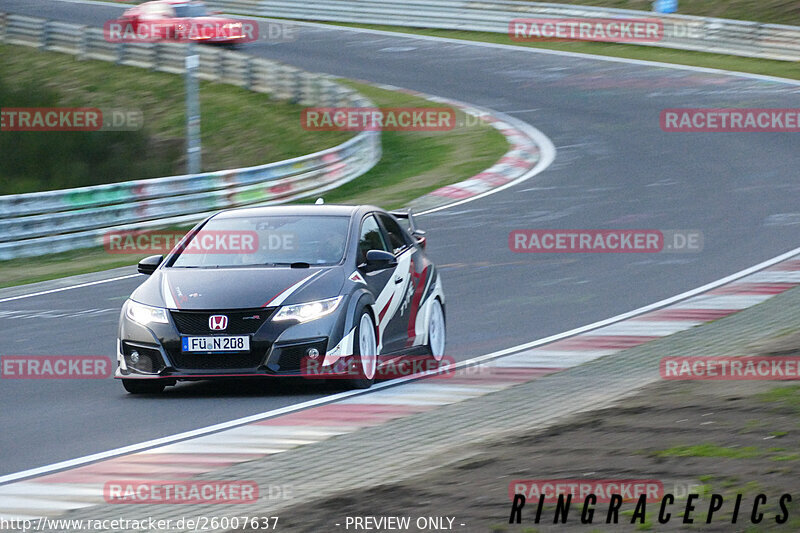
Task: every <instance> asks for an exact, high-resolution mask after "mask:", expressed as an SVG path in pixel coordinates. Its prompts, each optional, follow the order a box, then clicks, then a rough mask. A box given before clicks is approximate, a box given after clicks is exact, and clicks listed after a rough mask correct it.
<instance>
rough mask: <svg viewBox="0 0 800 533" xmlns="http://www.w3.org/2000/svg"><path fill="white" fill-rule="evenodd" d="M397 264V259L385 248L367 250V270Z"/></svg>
mask: <svg viewBox="0 0 800 533" xmlns="http://www.w3.org/2000/svg"><path fill="white" fill-rule="evenodd" d="M396 265H397V259H395V257H394V255H393V254H390V253H389V252H387V251H385V250H370V251H369V252H367V266H366V269H365V270H366V271H367V272H374V271H376V270H384V269H387V268H391V267H393V266H396Z"/></svg>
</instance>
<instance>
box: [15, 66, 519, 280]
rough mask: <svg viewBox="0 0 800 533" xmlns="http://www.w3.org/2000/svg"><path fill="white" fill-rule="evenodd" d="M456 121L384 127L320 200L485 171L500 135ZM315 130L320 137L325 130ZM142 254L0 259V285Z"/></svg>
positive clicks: (389, 102) (391, 95) (423, 185)
mask: <svg viewBox="0 0 800 533" xmlns="http://www.w3.org/2000/svg"><path fill="white" fill-rule="evenodd" d="M347 83H349V84H350V85H351V86H352V87H354V88H355V89H356V90H358V91H359V92H361V93H362V94H365V95H366V96H368V97H369V98H370V99H371V100H372V101H373V102H374V103H375V104H376V105H378V106H381V107H405V106H408V107H431V106H438V104H433V103H431V102H429V101H428V100H424V99H421V98H418V97H415V96H411V95H407V94H404V93H399V92H393V91H386V90H383V89H377V88H375V87H372V86H368V85H363V84H359V83H353V82H347ZM456 124H457V127H456V128H455V129H453V130H452V131H445V132H384V133H383V135H382V139H383V157H382V159H381V161H380V162H379V163H378V164H377V165H376V166H375V167H374V168H373V169H372V170H371V171H369V172H368V173H366V174H364V175H363V176H361V177H359V178H358V179H355V180H353V181H351V182H350V183H347V184H345V185H343V186H342V187H339V188H338V189H335V190H333V191H330V192H328V193H326V194H325V195H323V196H324V198H325V201H326V202H327V203H353V204H355V203H368V204H374V205H379V206H381V207H385V208H395V207H400V206H402V205H404V204H406V203H408V202H409V201H411V200H413V199H414V198H417V197H418V196H421V195H423V194H425V193H427V192H430V191H432V190H435V189H437V188H439V187H442V186H444V185H448V184H451V183H456V182H459V181H462V180H464V179H467V178H469V177H470V176H473V175H475V174H477V173H479V172H481V171H482V170H485V169H486V168H488V167H490V166H492V165H493V164H494V163H495V162H496V161H497V160H498V159H500V158H501V157H502V155H503V154H504V153H505V152H506V151H507V150H508V143H507V141H506V140H505V137H504V136H503V135H502V134H500V133H499V132H498V131H497V130H495V129H494V128H492V127H491V126H489V125H487V124H485V123H483V122H477V121H475V120H474V119H473V120H468V119H467V117H466V116H465V115H464V114H463V113H461V112H460V111H458V110H456ZM320 135H322V137H321V139H323V140H324V139H325V137H324V136H325V135H329V133H328V132H324V133H321V134H320ZM330 135H331V137H332V138H335V135H333V134H332V133H330ZM307 201H313V198H312V199H310V200H307ZM145 255H148V254H147V253H141V254H136V255H117V254H109V253H106V252H105V251H104V250H103V249H102V248H99V247H98V248H88V249H85V250H75V251H70V252H64V253H59V254H53V255H48V256H42V257H34V258H23V259H14V260H11V261H2V262H0V287H11V286H15V285H22V284H26V283H35V282H37V281H45V280H49V279H55V278H61V277H65V276H72V275H77V274H84V273H87V272H97V271H100V270H106V269H111V268H116V267H121V266H129V265H134V264H136V262H137V261H138V260H139V259H141V257H143V256H145Z"/></svg>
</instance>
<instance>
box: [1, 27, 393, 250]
mask: <svg viewBox="0 0 800 533" xmlns="http://www.w3.org/2000/svg"><path fill="white" fill-rule="evenodd" d="M0 42H5V43H8V44H21V45H26V46H35V47H39V48H42V49H46V50H54V51H58V52H65V53H68V54H73V55H76V56H78V57H79V58H81V59H100V60H105V61H113V62H116V63H119V64H123V65H132V66H138V67H143V68H149V69H152V70H158V71H162V72H170V73H176V74H177V73H182V72H184V63H185V56H186V45H184V44H180V43H125V44H117V43H109V42H108V41H106V40H105V39H104V37H103V31H102V30H101V29H95V28H86V27H84V26H78V25H74V24H65V23H61V22H51V21H47V20H44V19H38V18H31V17H22V16H17V15H5V14H3V13H0ZM196 52H197V54H198V55H199V56H200V66H199V69H198V77H200V78H201V79H205V80H212V81H219V82H224V83H230V84H232V85H237V86H240V87H244V88H247V89H250V90H252V91H256V92H263V93H269V94H270V95H272V96H274V97H275V98H279V99H283V100H290V101H293V102H296V103H299V104H301V105H307V106H324V107H333V106H342V107H373V106H374V105H373V104H372V102H370V101H369V100H367V99H366V98H364V97H363V96H361V95H359V94H358V93H357V92H355V91H353V90H351V89H349V88H346V87H343V86H341V85H339V84H337V83H335V82H333V81H332V80H331V79H329V78H328V77H327V76H323V75H320V74H311V73H308V72H304V71H302V70H299V69H297V68H294V67H291V66H289V65H284V64H281V63H277V62H274V61H268V60H265V59H260V58H254V57H251V56H248V55H245V54H242V53H238V52H234V51H231V50H227V49H221V48H213V47H207V46H198V47H196ZM380 156H381V144H380V133H379V132H376V131H373V132H360V133H359V134H357V135H355V136H354V137H353V138H351V139H349V140H348V141H346V142H344V143H342V144H341V145H339V146H335V147H333V148H330V149H328V150H323V151H321V152H317V153H314V154H309V155H306V156H302V157H297V158H294V159H290V160H286V161H279V162H275V163H269V164H266V165H260V166H256V167H248V168H241V169H233V170H222V171H217V172H206V173H203V174H196V175H186V176H170V177H165V178H154V179H144V180H136V181H125V182H119V183H111V184H108V185H98V186H91V187H81V188H77V189H68V190H60V191H50V192H40V193H30V194H17V195H10V196H0V260H6V259H13V258H17V257H27V256H36V255H43V254H49V253H56V252H62V251H67V250H72V249H78V248H85V247H90V246H95V245H97V244H99V243H101V241H102V235H103V234H105V233H106V232H108V231H110V230H115V231H116V230H124V229H133V228H144V227H155V226H164V225H169V224H176V223H182V222H192V221H196V220H199V219H201V218H203V217H205V216H207V215H208V214H210V213H213V212H214V211H217V210H219V209H224V208H228V207H237V206H244V205H268V204H275V203H282V202H286V201H289V200H293V199H297V198H302V197H306V196H311V195H316V194H319V193H322V192H324V191H327V190H329V189H332V188H334V187H337V186H339V185H341V184H342V183H346V182H347V181H350V180H352V179H354V178H356V177H358V176H360V175H361V174H363V173H364V172H366V171H368V170H369V169H371V168H372V167H373V166H374V165H375V163H377V162H378V160H379V159H380Z"/></svg>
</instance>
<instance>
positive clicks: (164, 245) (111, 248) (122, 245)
mask: <svg viewBox="0 0 800 533" xmlns="http://www.w3.org/2000/svg"><path fill="white" fill-rule="evenodd" d="M185 236H186V234H185V232H180V231H114V232H109V233H106V234H105V235H103V248H104V249H105V251H106V252H107V253H110V254H143V253H150V254H153V255H155V254H162V255H164V254H167V253H169V252H170V251H172V249H174V248H175V247H176V246H177V245H178V244H179V243H181V241H182V240H183V238H184V237H185ZM270 237H274V238H269V239H268V240H269V242H268V243H267V244H268V246H269V247H270V249H278V248H279V247H281V246H282V245H285V243H286V238H283V239H281V238H280V237H279V236H272V235H271V236H270ZM258 250H259V240H258V233H256V232H255V231H222V230H216V231H215V230H207V231H202V230H201V231H200V232H198V233H197V234H195V235H194V236H193V237H192V239H191V240H190V241H189V242H188V244H186V245H185V248H184V249H183V251H182V253H185V254H252V253H255V252H257V251H258Z"/></svg>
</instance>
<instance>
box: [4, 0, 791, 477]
mask: <svg viewBox="0 0 800 533" xmlns="http://www.w3.org/2000/svg"><path fill="white" fill-rule="evenodd" d="M125 7H126V6H119V7H116V6H103V5H90V4H75V3H67V2H61V1H39V0H0V11H6V12H10V13H19V14H27V15H31V16H39V17H47V18H51V19H58V20H63V21H67V22H80V23H85V24H89V25H93V26H102V24H103V22H105V21H106V20H108V19H110V18H113V17H115V16H117V15H118V14H119V13H120V12H121V11H122V10H123V9H124V8H125ZM296 37H297V38H296V40H294V41H292V42H283V43H267V42H259V43H252V44H249V45H245V46H244V47H243V48H242V51H244V52H248V53H252V54H254V55H259V56H263V57H267V58H270V59H277V60H281V61H285V62H288V63H291V64H294V65H297V66H300V67H302V68H304V69H307V70H313V71H320V72H327V73H331V74H334V75H340V76H344V77H350V78H359V79H364V80H369V81H373V82H380V83H390V84H394V85H398V86H403V87H407V88H410V89H415V90H419V91H423V92H426V93H430V94H435V95H440V96H445V97H450V98H455V99H458V100H462V101H465V102H468V103H472V104H475V105H479V106H484V107H488V108H492V109H494V110H497V111H502V112H505V113H507V114H510V115H513V116H515V117H517V118H520V119H521V120H524V121H526V122H529V123H530V124H532V125H534V126H535V127H536V128H538V129H539V130H541V131H542V132H543V133H544V134H545V135H547V136H548V137H549V138H550V139H551V140H552V141H553V143H554V144H555V146H556V148H557V150H558V153H557V156H556V160H555V162H554V163H553V164H552V165H551V166H550V168H548V169H547V170H545V171H544V172H543V173H541V174H539V175H538V176H536V177H534V178H532V179H531V180H529V181H527V182H524V183H522V184H519V185H517V186H515V187H513V188H510V189H507V190H505V191H502V192H500V193H497V194H495V195H492V196H489V197H486V198H483V199H480V200H478V201H475V202H472V203H468V204H465V205H462V206H458V207H455V208H452V209H448V210H444V211H440V212H437V213H433V214H431V215H427V216H424V217H421V223H422V224H421V225H422V226H423V227H424V229H427V230H428V231H429V238H428V242H429V250H430V253H431V256H432V258H433V259H434V260H435V261H437V263H438V264H439V265H440V266H441V267H442V272H443V276H444V285H445V291H446V294H447V298H448V309H447V311H448V339H449V342H448V352H449V353H450V354H451V355H452V356H454V357H455V358H456V359H459V360H461V359H465V358H467V357H468V356H474V355H478V354H482V353H487V352H490V351H494V350H498V349H502V348H507V347H511V346H514V345H518V344H520V343H523V342H527V341H531V340H534V339H538V338H542V337H545V336H547V335H551V334H554V333H558V332H562V331H565V330H568V329H571V328H574V327H578V326H581V325H584V324H588V323H590V322H594V321H596V320H600V319H603V318H607V317H610V316H613V315H616V314H619V313H622V312H625V311H629V310H631V309H634V308H637V307H640V306H643V305H646V304H649V303H652V302H654V301H657V300H660V299H662V298H666V297H669V296H673V295H675V294H678V293H681V292H684V291H686V290H689V289H692V288H695V287H697V286H700V285H703V284H705V283H708V282H711V281H713V280H716V279H718V278H721V277H723V276H726V275H729V274H732V273H734V272H737V271H739V270H741V269H743V268H746V267H748V266H751V265H754V264H756V263H759V262H761V261H764V260H766V259H768V258H771V257H773V256H776V255H778V254H780V253H782V252H786V251H787V250H790V249H792V248H795V247H796V246H797V245H798V242H797V229H798V224H800V207H798V203H797V198H798V193H800V181H798V179H797V169H798V168H800V149H799V148H800V147H799V146H798V142H797V139H796V136H792V134H789V133H741V134H731V133H716V134H687V133H664V132H662V131H661V129H660V127H659V112H660V111H661V110H662V109H663V108H674V107H709V108H710V107H715V108H724V107H751V108H768V107H780V108H790V107H795V108H796V107H800V86H799V85H791V84H782V83H778V82H772V81H764V80H758V79H753V78H745V77H735V76H727V75H722V74H709V73H701V72H695V71H691V70H679V69H670V68H662V67H656V66H649V65H640V64H629V63H622V62H609V61H602V60H597V59H591V58H578V57H567V56H562V55H553V54H546V53H535V52H530V51H524V50H511V49H502V48H497V47H485V46H479V45H472V44H467V43H464V44H458V43H449V42H435V41H432V40H425V39H417V38H413V37H402V36H392V35H386V34H376V33H370V32H356V31H350V30H346V29H341V28H333V27H323V26H314V25H300V26H298V28H297V31H296ZM65 57H66V56H65ZM178 80H179V78H177V77H176V83H179V81H178ZM467 177H468V176H464V178H467ZM526 228H527V229H533V228H570V229H578V228H629V229H630V228H647V229H687V230H688V229H692V230H700V231H702V232H703V235H704V249H703V251H702V252H700V253H662V254H652V255H651V254H561V255H557V254H553V255H549V254H515V253H513V252H511V251H510V250H509V247H508V234H509V232H510V231H512V230H514V229H526ZM128 272H133V270H130V271H128ZM139 282H140V278H129V279H124V280H121V281H116V282H111V283H105V284H99V285H92V286H88V287H84V288H78V289H73V290H68V291H63V292H57V293H52V294H48V295H43V296H36V297H31V298H24V299H18V300H13V301H8V302H2V301H0V324H2V325H1V326H0V331H2V332H3V335H0V354H2V355H11V354H31V355H55V354H67V355H108V356H113V354H114V349H115V336H116V323H117V317H118V312H119V308H120V306H121V304H122V303H123V301H124V300H125V298H126V297H127V295H128V294H129V293H130V292H131V291H132V289H133V288H134V287H135V286H136V285H137V284H138V283H139ZM686 355H692V354H686ZM328 392H329V390H323V391H319V390H317V388H316V387H314V386H311V385H309V384H308V383H297V384H294V383H275V382H267V383H263V382H254V383H249V384H246V385H244V386H241V385H227V384H208V383H192V384H182V385H180V386H179V387H176V388H172V389H168V390H167V392H166V393H165V394H164V396H163V397H159V398H150V397H137V398H134V397H131V396H129V395H127V394H126V393H125V392H124V391H123V389H122V386H121V385H120V384H119V383H117V382H115V381H112V380H96V381H83V380H76V381H69V380H64V381H36V380H33V381H29V380H19V381H14V380H4V381H3V382H2V383H1V384H0V405H2V406H3V408H2V409H0V427H2V428H3V430H2V432H0V450H2V452H3V453H2V455H1V456H0V475H2V474H8V473H12V472H16V471H20V470H24V469H27V468H33V467H37V466H42V465H46V464H50V463H53V462H56V461H61V460H66V459H71V458H74V457H78V456H83V455H87V454H90V453H94V452H100V451H104V450H107V449H110V448H115V447H119V446H123V445H126V444H134V443H138V442H141V441H144V440H148V439H153V438H157V437H160V436H165V435H171V434H174V433H177V432H181V431H186V430H190V429H194V428H199V427H203V426H207V425H210V424H213V423H217V422H223V421H227V420H230V419H233V418H237V417H241V416H246V415H250V414H255V413H259V412H263V411H267V410H269V409H273V408H277V407H281V406H286V405H291V404H293V403H296V402H300V401H303V400H306V399H310V398H314V397H318V396H319V395H320V394H327V393H328Z"/></svg>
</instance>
